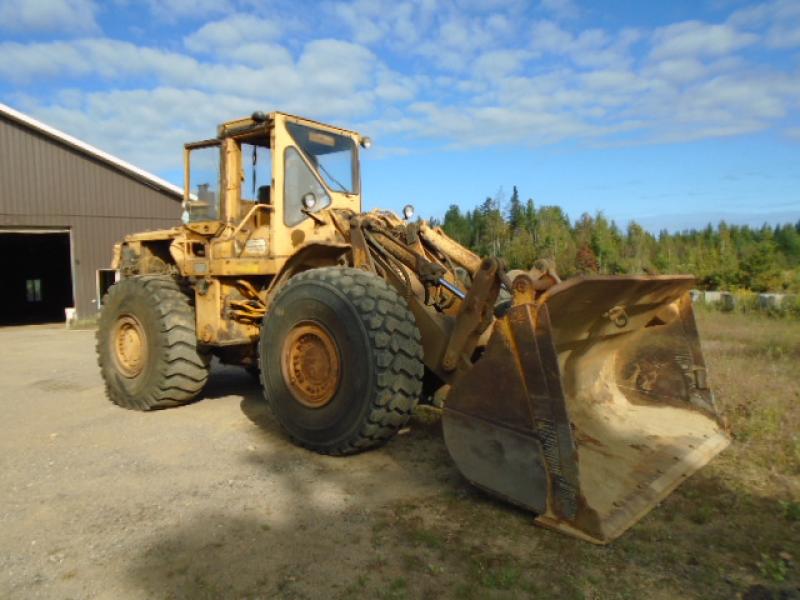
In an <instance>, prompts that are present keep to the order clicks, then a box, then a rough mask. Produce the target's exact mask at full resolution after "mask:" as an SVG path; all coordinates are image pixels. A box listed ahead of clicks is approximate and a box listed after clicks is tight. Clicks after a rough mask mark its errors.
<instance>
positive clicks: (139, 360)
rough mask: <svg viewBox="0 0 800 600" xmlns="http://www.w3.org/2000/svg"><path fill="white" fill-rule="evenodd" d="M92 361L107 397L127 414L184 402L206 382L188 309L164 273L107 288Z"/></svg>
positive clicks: (203, 359)
mask: <svg viewBox="0 0 800 600" xmlns="http://www.w3.org/2000/svg"><path fill="white" fill-rule="evenodd" d="M97 361H98V364H99V365H100V372H101V374H102V376H103V380H104V381H105V384H106V394H107V396H108V399H109V400H111V402H113V403H114V404H117V405H118V406H121V407H123V408H128V409H131V410H152V409H156V408H167V407H170V406H177V405H180V404H186V403H187V402H190V401H191V400H193V399H194V398H195V396H197V394H199V393H200V391H201V390H202V389H203V386H204V385H205V383H206V380H207V379H208V357H207V356H206V355H205V354H203V353H201V352H200V351H199V349H198V347H197V336H196V333H195V315H194V309H193V308H192V306H191V305H190V303H189V298H188V297H187V296H186V295H185V294H184V293H183V292H181V290H180V288H179V287H178V284H177V282H176V281H175V279H174V278H172V277H171V276H168V275H142V276H138V277H130V278H127V279H123V280H122V281H120V282H118V283H116V284H115V285H113V286H112V287H111V288H110V289H109V291H108V294H106V296H105V298H103V309H102V311H101V313H100V322H99V327H98V330H97Z"/></svg>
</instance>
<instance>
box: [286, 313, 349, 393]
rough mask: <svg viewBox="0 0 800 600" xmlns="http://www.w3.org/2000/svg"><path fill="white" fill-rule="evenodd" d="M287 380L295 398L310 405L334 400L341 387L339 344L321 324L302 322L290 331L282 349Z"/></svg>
mask: <svg viewBox="0 0 800 600" xmlns="http://www.w3.org/2000/svg"><path fill="white" fill-rule="evenodd" d="M281 370H282V372H283V379H284V381H285V382H286V384H287V385H288V387H289V390H290V391H291V393H292V395H293V396H294V398H295V400H297V401H298V402H299V403H300V404H303V405H304V406H308V407H310V408H320V407H322V406H325V405H326V404H328V402H330V401H331V399H332V398H333V396H334V394H336V390H337V389H338V388H339V378H340V372H341V369H340V360H339V351H338V348H337V347H336V343H335V342H334V341H333V338H332V337H331V335H330V334H329V333H328V331H327V330H326V329H325V328H323V327H322V326H321V325H319V324H317V323H308V322H306V323H301V324H299V325H297V326H296V327H295V328H294V329H292V330H291V331H290V332H289V335H288V336H287V337H286V341H285V342H284V344H283V351H282V352H281Z"/></svg>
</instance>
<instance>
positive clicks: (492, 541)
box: [363, 311, 800, 600]
mask: <svg viewBox="0 0 800 600" xmlns="http://www.w3.org/2000/svg"><path fill="white" fill-rule="evenodd" d="M698 325H699V328H700V332H701V339H702V341H703V349H704V354H705V357H706V362H707V365H708V369H709V377H710V384H711V387H712V389H713V390H714V393H715V396H716V400H717V402H718V404H719V407H720V410H721V412H722V413H723V414H724V415H725V417H726V418H727V420H728V423H729V426H730V430H731V433H732V436H733V443H732V445H731V447H730V448H729V449H728V450H726V451H725V452H724V453H723V454H722V455H720V456H719V457H717V458H716V459H715V460H714V461H713V462H712V463H711V464H709V465H708V466H706V467H705V468H704V469H702V470H701V471H700V472H699V473H698V474H696V475H695V476H693V477H692V478H691V479H689V480H688V481H686V482H685V483H684V484H683V485H681V486H680V487H679V488H678V489H677V490H676V491H675V492H674V493H673V494H672V495H671V496H669V497H668V498H666V499H665V500H664V501H663V502H662V503H661V504H660V505H659V506H658V507H656V508H655V509H654V510H653V511H652V512H651V513H650V514H649V515H647V516H646V517H645V518H644V519H643V520H642V521H641V522H639V523H638V524H637V525H635V526H634V527H633V528H632V529H631V530H629V531H628V532H627V533H626V534H624V535H623V536H622V537H621V538H619V539H618V540H617V541H615V542H614V543H612V544H610V545H608V546H602V547H601V546H594V545H591V544H588V543H586V542H581V541H578V540H575V539H572V538H569V537H566V536H564V535H562V534H558V533H555V532H552V531H549V530H545V529H541V528H538V527H536V526H534V524H533V519H532V516H531V515H530V514H529V513H526V512H524V511H520V510H517V509H515V508H513V507H511V506H509V505H507V504H505V503H503V502H500V501H496V500H494V499H492V498H490V497H488V496H486V495H485V494H483V493H481V492H480V491H478V490H476V489H474V488H472V487H471V486H469V485H468V484H466V483H465V482H463V480H455V481H454V482H451V483H449V484H448V485H446V486H445V487H447V489H446V490H444V491H443V492H442V494H440V495H438V496H434V497H431V498H430V499H427V500H425V501H420V502H418V503H413V504H410V503H407V502H406V503H404V504H398V505H396V506H393V507H389V508H387V509H386V511H385V512H384V513H383V514H381V515H380V516H379V517H378V518H377V520H376V523H375V525H374V526H373V539H372V545H373V548H375V549H376V550H379V551H380V552H382V553H383V556H385V557H386V559H385V562H384V563H383V564H382V565H381V571H380V574H381V581H382V582H383V583H382V584H378V587H377V588H374V589H373V588H371V587H370V588H369V589H367V590H364V595H363V597H369V596H370V595H371V594H372V595H378V596H382V597H387V598H388V597H409V598H428V597H430V598H438V597H452V598H553V597H558V598H576V599H577V598H583V599H587V600H588V599H600V598H602V599H606V598H609V599H614V598H619V599H624V598H664V599H671V598H677V597H680V598H703V599H705V598H735V597H742V595H744V594H746V592H747V590H758V591H759V593H761V592H764V590H766V592H765V593H767V594H772V596H769V595H767V596H763V595H762V596H759V597H764V598H768V597H775V598H778V597H787V598H790V597H796V595H797V594H800V573H799V572H798V562H799V561H800V322H796V321H789V320H775V319H770V318H768V317H764V316H759V315H743V314H738V313H733V314H729V313H720V312H714V311H700V312H699V313H698ZM425 420H426V421H425V424H424V427H426V428H430V427H431V423H430V420H431V417H430V415H429V414H426V415H425ZM397 577H400V578H401V580H402V582H403V584H402V585H401V584H400V583H399V581H400V580H398V579H397ZM787 594H788V595H787Z"/></svg>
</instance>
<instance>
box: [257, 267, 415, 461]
mask: <svg viewBox="0 0 800 600" xmlns="http://www.w3.org/2000/svg"><path fill="white" fill-rule="evenodd" d="M259 363H260V367H261V378H262V385H263V389H264V395H265V397H266V399H267V401H268V402H269V404H270V406H271V408H272V410H273V412H274V414H275V416H276V418H277V420H278V422H279V423H280V424H281V425H282V426H283V428H284V429H285V430H286V431H287V432H288V434H289V435H290V436H291V437H292V438H293V439H294V440H295V441H296V442H298V443H299V444H301V445H303V446H305V447H307V448H310V449H312V450H315V451H317V452H320V453H323V454H334V455H342V454H353V453H355V452H360V451H362V450H366V449H368V448H371V447H374V446H377V445H380V444H382V443H384V442H385V441H387V440H388V439H390V438H391V437H392V436H394V434H395V433H397V431H398V430H399V429H400V428H401V427H403V426H404V425H405V424H406V423H407V422H408V419H409V418H410V417H411V414H412V412H413V410H414V407H415V406H416V404H417V400H418V398H419V394H420V392H421V390H422V375H423V371H424V368H423V365H422V347H421V345H420V333H419V330H418V329H417V326H416V323H415V321H414V316H413V315H412V314H411V311H409V309H408V306H407V305H406V303H405V301H404V300H403V298H401V297H400V296H399V294H398V293H397V292H396V291H395V290H394V288H392V287H390V286H389V285H388V284H387V283H386V282H385V281H384V280H383V279H381V278H379V277H378V276H376V275H374V274H372V273H367V272H365V271H361V270H358V269H352V268H346V267H326V268H321V269H312V270H309V271H305V272H303V273H300V274H299V275H296V276H294V277H292V279H290V280H289V282H288V283H287V284H286V285H285V287H284V288H283V289H282V290H281V291H280V292H278V294H277V296H276V298H275V300H274V301H273V302H272V303H271V305H270V309H269V311H268V313H267V315H266V317H265V318H264V321H263V323H262V329H261V340H260V347H259Z"/></svg>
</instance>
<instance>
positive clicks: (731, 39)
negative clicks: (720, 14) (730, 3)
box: [651, 21, 758, 58]
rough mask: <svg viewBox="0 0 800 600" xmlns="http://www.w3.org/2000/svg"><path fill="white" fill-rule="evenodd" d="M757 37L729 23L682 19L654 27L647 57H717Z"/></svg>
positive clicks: (747, 43)
mask: <svg viewBox="0 0 800 600" xmlns="http://www.w3.org/2000/svg"><path fill="white" fill-rule="evenodd" d="M757 40H758V36H757V35H755V34H753V33H746V32H741V31H737V30H736V29H735V28H733V27H731V26H730V25H709V24H707V23H701V22H700V21H684V22H682V23H675V24H673V25H668V26H666V27H661V28H659V29H656V31H655V32H654V33H653V49H652V51H651V56H652V57H653V58H668V57H680V56H721V55H726V54H729V53H731V52H733V51H735V50H739V49H741V48H744V47H745V46H749V45H751V44H754V43H755V42H756V41H757Z"/></svg>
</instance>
